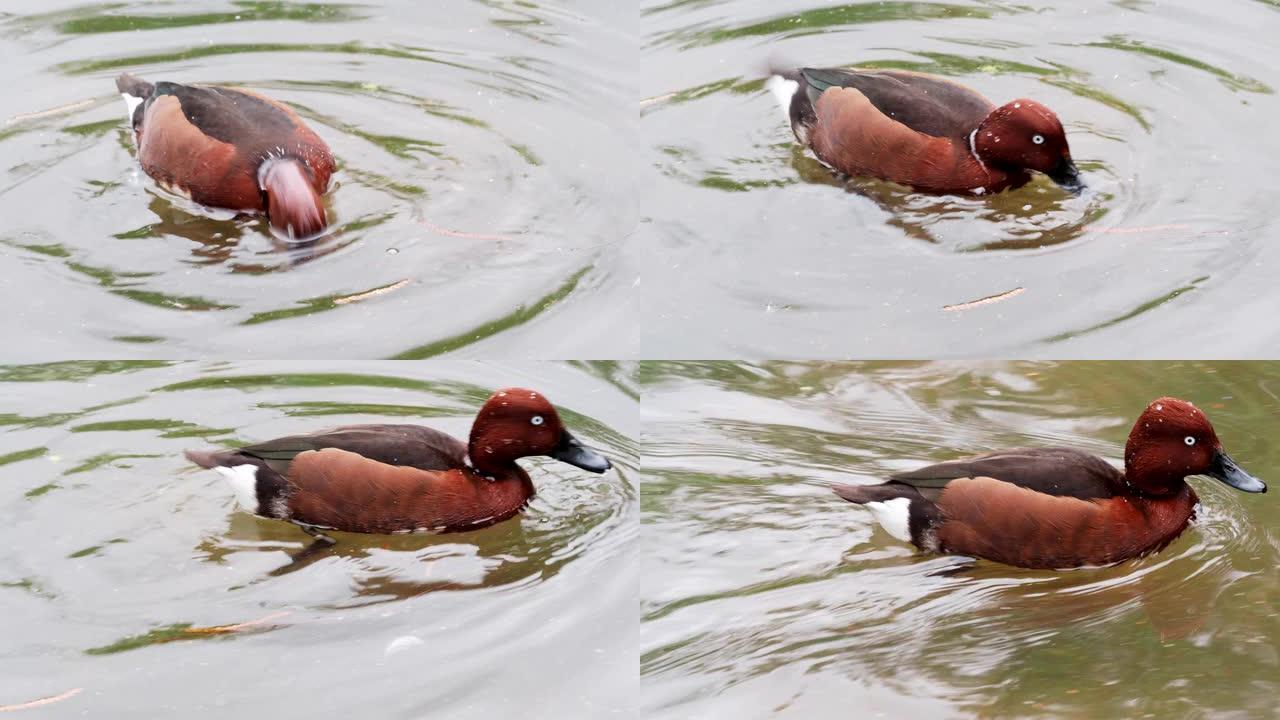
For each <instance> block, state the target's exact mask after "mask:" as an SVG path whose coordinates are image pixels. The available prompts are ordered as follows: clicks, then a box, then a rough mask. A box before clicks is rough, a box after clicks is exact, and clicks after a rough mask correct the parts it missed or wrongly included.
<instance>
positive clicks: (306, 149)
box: [224, 88, 334, 193]
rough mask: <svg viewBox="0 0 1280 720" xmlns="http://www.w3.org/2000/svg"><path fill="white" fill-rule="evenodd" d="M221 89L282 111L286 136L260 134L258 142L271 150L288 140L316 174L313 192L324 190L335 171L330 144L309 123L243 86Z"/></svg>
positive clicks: (282, 105) (286, 108)
mask: <svg viewBox="0 0 1280 720" xmlns="http://www.w3.org/2000/svg"><path fill="white" fill-rule="evenodd" d="M224 90H225V91H226V92H233V93H238V94H240V95H247V96H248V97H250V98H254V99H257V100H260V101H262V102H264V103H266V104H268V105H271V106H272V107H274V108H275V109H276V110H279V111H280V112H282V113H284V114H285V116H287V117H288V118H289V122H290V123H291V124H292V126H293V127H292V129H291V131H290V132H289V134H288V136H285V137H280V138H279V139H277V138H274V137H263V138H261V139H260V140H259V142H261V143H262V145H263V146H264V147H265V149H266V151H268V152H270V151H271V150H272V147H273V146H274V145H280V144H282V143H288V142H291V143H292V150H293V151H294V152H296V153H297V154H298V155H299V156H300V157H302V159H303V160H305V161H306V163H307V165H308V166H309V167H310V168H311V171H312V172H313V173H315V177H314V178H313V180H314V183H313V184H314V185H315V188H316V191H317V192H321V193H323V192H324V191H325V189H326V188H328V187H329V177H330V176H331V175H332V174H333V170H334V160H333V153H332V151H330V150H329V146H328V145H327V144H326V143H325V141H324V140H323V139H322V138H321V137H320V136H319V135H317V134H316V133H315V131H314V130H312V129H311V127H310V126H309V125H307V124H306V123H305V122H303V121H302V118H300V117H298V113H296V112H294V110H293V108H291V107H289V106H288V105H285V104H284V103H282V102H280V101H279V100H275V99H273V98H269V97H267V96H266V95H262V94H260V93H256V92H254V91H252V90H246V89H245V88H225V89H224Z"/></svg>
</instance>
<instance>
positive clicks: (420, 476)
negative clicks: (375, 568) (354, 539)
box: [287, 448, 531, 533]
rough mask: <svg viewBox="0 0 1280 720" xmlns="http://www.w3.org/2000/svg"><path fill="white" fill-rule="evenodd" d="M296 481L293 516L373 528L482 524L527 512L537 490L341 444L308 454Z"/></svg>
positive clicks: (297, 464) (294, 465)
mask: <svg viewBox="0 0 1280 720" xmlns="http://www.w3.org/2000/svg"><path fill="white" fill-rule="evenodd" d="M288 481H289V490H288V495H287V504H288V509H289V517H288V519H289V520H293V521H295V522H302V523H307V524H311V525H320V526H323V527H329V528H334V529H337V530H347V531H351V532H367V533H399V532H414V531H450V530H465V529H471V528H475V527H482V526H484V525H489V524H492V523H494V522H498V521H500V520H504V519H506V518H508V517H511V516H512V515H514V514H515V513H517V512H519V510H520V508H522V507H523V506H524V504H525V502H527V501H528V498H529V495H530V494H531V493H527V492H526V491H525V486H524V484H522V483H520V482H513V481H510V480H496V481H494V480H487V479H485V478H483V477H480V476H479V475H477V474H476V473H474V472H473V471H470V470H467V469H463V468H457V469H450V470H421V469H418V468H415V467H408V466H400V465H389V464H387V463H382V462H378V461H377V460H371V459H369V458H366V457H364V456H362V455H358V454H356V453H352V452H348V451H346V450H339V449H336V448H326V449H324V450H319V451H307V452H303V453H300V454H299V455H298V456H297V457H295V458H294V459H293V461H292V462H291V463H290V464H289V475H288ZM530 487H531V486H530Z"/></svg>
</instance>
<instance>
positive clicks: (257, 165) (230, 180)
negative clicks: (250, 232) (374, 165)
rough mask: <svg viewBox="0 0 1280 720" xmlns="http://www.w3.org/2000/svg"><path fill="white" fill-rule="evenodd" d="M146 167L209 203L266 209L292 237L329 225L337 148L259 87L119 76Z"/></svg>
mask: <svg viewBox="0 0 1280 720" xmlns="http://www.w3.org/2000/svg"><path fill="white" fill-rule="evenodd" d="M116 87H117V88H118V89H119V90H120V93H121V94H122V95H123V96H124V100H125V104H126V105H127V106H128V110H129V122H130V123H131V124H132V126H133V132H134V139H135V140H136V142H137V145H138V159H139V161H141V163H142V169H143V170H145V171H146V173H147V174H148V175H150V176H151V177H153V178H155V181H156V182H157V183H159V184H160V186H161V187H163V188H165V189H166V190H168V191H170V192H173V193H176V194H178V195H182V196H184V197H187V198H190V199H191V200H193V201H195V202H197V203H200V204H201V205H207V206H210V207H218V208H228V209H231V210H243V211H251V212H264V213H266V215H267V219H268V220H270V222H271V225H272V227H274V228H275V229H276V231H278V232H279V233H281V234H283V235H284V236H286V237H289V238H294V239H306V238H309V237H312V236H314V235H317V234H319V233H320V232H322V231H323V230H324V229H325V227H326V225H327V224H328V223H327V219H326V217H325V209H324V202H323V200H322V197H321V196H323V195H324V192H325V190H326V189H327V188H328V187H329V177H330V176H331V175H332V174H333V169H334V161H333V153H331V152H330V151H329V146H328V145H326V144H325V142H324V140H321V139H320V136H319V135H317V134H315V132H313V131H312V130H311V128H309V127H307V126H306V124H304V123H303V122H302V119H301V118H299V117H298V115H297V113H295V112H294V111H293V110H292V109H291V108H289V107H288V106H287V105H284V104H283V103H279V102H276V101H275V100H272V99H271V98H268V97H265V96H263V95H259V94H258V93H255V92H250V91H248V90H242V89H237V88H226V87H215V86H212V85H207V86H206V85H179V84H177V83H171V82H158V83H154V84H152V83H149V82H147V81H145V80H142V79H141V78H137V77H134V76H132V75H129V74H127V73H126V74H124V75H121V76H120V77H118V78H116Z"/></svg>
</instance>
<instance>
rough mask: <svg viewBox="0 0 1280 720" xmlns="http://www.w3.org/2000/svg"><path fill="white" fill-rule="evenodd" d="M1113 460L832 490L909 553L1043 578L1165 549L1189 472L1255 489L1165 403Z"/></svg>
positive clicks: (988, 465) (1052, 461) (985, 466)
mask: <svg viewBox="0 0 1280 720" xmlns="http://www.w3.org/2000/svg"><path fill="white" fill-rule="evenodd" d="M1124 457H1125V469H1124V471H1123V472H1122V471H1121V470H1119V469H1118V468H1116V467H1114V466H1113V465H1111V464H1110V463H1108V462H1106V461H1105V460H1103V459H1102V458H1100V457H1097V456H1095V455H1091V454H1089V453H1085V452H1082V451H1080V450H1074V449H1071V448H1031V449H1019V450H1002V451H999V452H994V453H988V454H986V455H981V456H978V457H975V458H969V459H966V460H954V461H950V462H943V463H938V464H936V465H929V466H927V467H923V468H920V469H918V470H913V471H911V472H905V473H899V474H896V475H892V476H890V478H889V480H888V481H887V482H885V483H883V484H880V485H835V486H833V490H834V491H835V492H836V494H837V495H839V496H840V497H842V498H844V499H845V500H848V501H849V502H852V503H855V504H859V505H866V506H867V507H868V508H870V509H871V510H873V511H874V512H876V514H877V516H878V518H879V519H880V520H881V522H882V524H884V525H885V527H886V529H888V530H890V532H894V531H895V530H901V534H900V535H899V536H900V537H902V538H903V539H909V540H910V541H911V542H912V543H913V544H914V545H915V546H916V547H918V548H920V549H921V550H925V551H929V552H936V553H948V554H955V555H968V556H972V557H980V558H986V559H988V560H994V561H996V562H1001V563H1005V564H1008V565H1017V566H1020V567H1029V568H1055V569H1056V568H1070V567H1079V566H1085V565H1110V564H1114V563H1118V562H1121V561H1124V560H1128V559H1131V558H1135V557H1140V556H1142V555H1146V554H1149V553H1153V552H1156V551H1158V550H1160V549H1162V548H1164V547H1165V546H1166V545H1168V544H1169V543H1170V542H1173V540H1174V539H1175V538H1177V537H1178V535H1180V534H1181V533H1182V531H1183V530H1184V529H1185V528H1186V527H1187V525H1188V523H1190V521H1191V519H1192V516H1193V514H1194V508H1195V505H1196V503H1197V502H1198V501H1197V498H1196V494H1195V492H1194V491H1193V490H1192V489H1191V486H1190V485H1188V484H1187V483H1186V477H1187V476H1189V475H1208V476H1210V477H1213V478H1216V479H1218V480H1221V481H1222V482H1224V483H1226V484H1228V485H1230V486H1232V487H1234V488H1237V489H1239V490H1243V491H1245V492H1266V485H1265V484H1263V482H1262V481H1261V480H1258V479H1257V478H1255V477H1253V476H1252V475H1250V474H1248V473H1247V472H1245V471H1244V470H1243V469H1242V468H1241V467H1240V466H1239V465H1237V464H1236V463H1235V461H1234V460H1232V459H1231V457H1230V456H1228V455H1227V453H1226V451H1225V450H1223V448H1222V443H1221V442H1220V441H1219V440H1218V437H1217V434H1216V433H1215V432H1214V429H1213V425H1211V424H1210V423H1209V419H1208V418H1207V417H1205V415H1204V413H1203V412H1201V411H1200V410H1199V409H1198V408H1196V407H1195V406H1194V405H1192V404H1191V403H1189V402H1186V401H1184V400H1178V399H1176V398H1169V397H1164V398H1159V399H1158V400H1155V401H1154V402H1152V403H1151V404H1150V405H1148V406H1147V408H1146V409H1145V410H1144V411H1143V412H1142V415H1141V416H1139V418H1138V420H1137V422H1135V423H1134V426H1133V429H1132V431H1131V432H1130V433H1129V440H1128V442H1127V444H1126V445H1125V456H1124ZM894 513H900V516H899V517H898V518H897V519H896V520H895V518H894V517H893V515H894Z"/></svg>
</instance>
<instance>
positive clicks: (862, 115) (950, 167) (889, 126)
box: [811, 87, 992, 192]
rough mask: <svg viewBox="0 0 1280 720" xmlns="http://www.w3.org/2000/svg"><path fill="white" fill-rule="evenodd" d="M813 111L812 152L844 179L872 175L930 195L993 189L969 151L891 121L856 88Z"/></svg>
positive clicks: (827, 95)
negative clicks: (962, 190) (987, 187)
mask: <svg viewBox="0 0 1280 720" xmlns="http://www.w3.org/2000/svg"><path fill="white" fill-rule="evenodd" d="M814 109H815V113H816V116H817V124H816V125H815V127H814V129H813V131H812V136H811V137H812V139H811V144H812V146H813V151H814V153H815V154H817V156H818V157H819V159H821V160H822V161H823V162H825V163H827V164H828V165H830V166H832V167H834V168H835V169H837V170H839V171H841V172H843V173H845V174H848V175H864V176H865V175H870V176H873V177H878V178H882V179H885V180H891V181H893V182H898V183H902V184H904V185H910V186H912V187H914V188H916V189H918V190H927V191H928V190H932V191H943V192H948V191H953V190H955V189H956V188H964V189H973V188H979V187H984V186H988V185H990V184H991V180H992V178H991V176H989V175H988V173H987V171H986V170H985V169H984V168H983V167H982V165H980V164H979V163H978V162H977V161H976V160H975V159H974V158H973V157H972V156H971V155H970V154H969V153H968V151H967V149H965V148H962V147H961V146H958V145H956V144H955V143H953V142H952V141H951V140H949V139H947V138H940V137H934V136H931V135H926V134H925V133H922V132H919V131H916V130H912V129H911V128H909V127H907V126H906V125H903V124H902V123H900V122H898V121H896V120H894V119H892V118H890V117H888V116H886V115H885V114H884V113H882V112H880V110H879V109H878V108H877V107H876V106H875V105H874V104H873V103H872V102H871V101H870V100H868V99H867V97H866V96H865V95H863V94H862V93H861V92H860V91H858V90H856V89H854V88H843V87H833V88H831V89H829V90H827V91H826V92H824V93H822V96H821V97H819V98H818V102H817V104H816V105H815V108H814Z"/></svg>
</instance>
